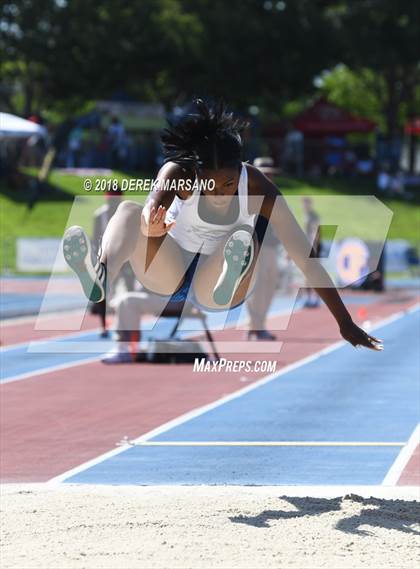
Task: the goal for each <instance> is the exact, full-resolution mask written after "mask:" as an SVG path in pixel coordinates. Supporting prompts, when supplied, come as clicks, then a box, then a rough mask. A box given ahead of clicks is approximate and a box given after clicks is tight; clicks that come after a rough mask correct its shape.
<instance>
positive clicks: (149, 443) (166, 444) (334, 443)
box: [121, 440, 405, 447]
mask: <svg viewBox="0 0 420 569" xmlns="http://www.w3.org/2000/svg"><path fill="white" fill-rule="evenodd" d="M121 444H126V445H128V446H138V447H403V446H405V443H400V442H362V441H360V442H359V441H144V442H140V443H135V442H131V441H129V440H127V441H125V440H123V441H121Z"/></svg>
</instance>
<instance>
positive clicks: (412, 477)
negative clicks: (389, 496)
mask: <svg viewBox="0 0 420 569" xmlns="http://www.w3.org/2000/svg"><path fill="white" fill-rule="evenodd" d="M398 485H399V486H420V445H417V448H416V450H415V451H414V452H413V454H412V456H411V458H410V460H409V461H408V463H407V466H406V467H405V468H404V471H403V472H402V474H401V476H400V478H399V480H398Z"/></svg>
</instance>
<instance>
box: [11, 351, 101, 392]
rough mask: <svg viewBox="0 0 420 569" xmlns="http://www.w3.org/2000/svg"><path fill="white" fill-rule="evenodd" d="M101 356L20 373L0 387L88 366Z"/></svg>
mask: <svg viewBox="0 0 420 569" xmlns="http://www.w3.org/2000/svg"><path fill="white" fill-rule="evenodd" d="M101 357H102V355H100V356H92V357H91V358H85V359H84V360H76V361H75V362H67V363H65V364H58V365H55V366H49V367H45V368H41V369H37V370H35V371H27V372H25V373H21V374H19V375H12V377H8V378H7V379H3V380H2V381H1V382H0V386H1V385H5V384H6V383H13V382H15V381H21V380H22V379H31V378H32V377H37V376H38V375H46V374H47V373H52V372H53V371H61V370H62V369H69V368H71V367H76V366H80V365H83V364H90V363H92V362H96V361H99V360H100V359H101Z"/></svg>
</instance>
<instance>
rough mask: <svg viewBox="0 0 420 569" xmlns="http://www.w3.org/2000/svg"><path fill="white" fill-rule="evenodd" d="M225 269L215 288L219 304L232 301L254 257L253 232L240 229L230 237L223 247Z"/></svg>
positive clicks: (224, 304)
mask: <svg viewBox="0 0 420 569" xmlns="http://www.w3.org/2000/svg"><path fill="white" fill-rule="evenodd" d="M223 256H224V262H223V269H222V273H221V275H220V277H219V279H218V281H217V283H216V286H215V287H214V290H213V300H214V302H215V303H216V304H218V305H219V306H226V305H228V304H230V303H231V301H232V298H233V296H234V295H235V292H236V291H237V290H238V287H239V285H240V284H241V282H242V280H243V278H244V277H245V276H246V274H247V272H248V269H249V267H250V266H251V264H252V261H253V259H254V241H253V238H252V235H251V233H249V232H248V231H245V230H243V229H238V230H237V231H235V232H234V233H232V235H231V236H230V237H229V239H228V240H227V242H226V245H225V247H224V249H223Z"/></svg>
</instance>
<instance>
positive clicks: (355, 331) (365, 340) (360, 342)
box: [340, 320, 384, 351]
mask: <svg viewBox="0 0 420 569" xmlns="http://www.w3.org/2000/svg"><path fill="white" fill-rule="evenodd" d="M340 333H341V335H342V336H343V338H344V339H345V340H347V342H350V344H351V345H352V346H354V347H355V348H358V347H359V346H363V347H365V348H369V349H371V350H376V351H382V350H383V349H384V347H383V345H382V340H378V338H375V337H374V336H370V335H369V334H368V333H367V332H365V331H364V330H362V329H361V328H359V326H357V325H356V324H355V323H354V322H353V321H352V320H350V321H349V322H346V323H345V324H342V325H341V326H340Z"/></svg>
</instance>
